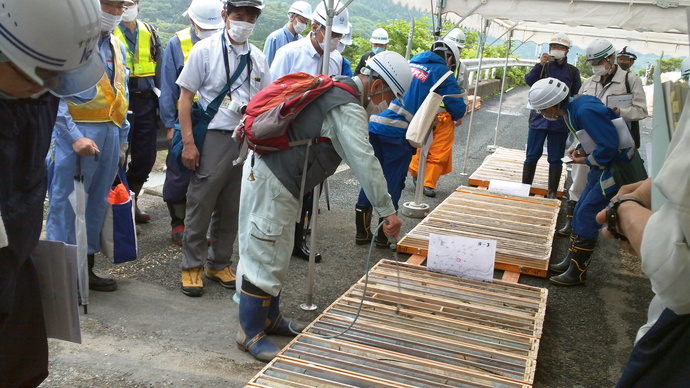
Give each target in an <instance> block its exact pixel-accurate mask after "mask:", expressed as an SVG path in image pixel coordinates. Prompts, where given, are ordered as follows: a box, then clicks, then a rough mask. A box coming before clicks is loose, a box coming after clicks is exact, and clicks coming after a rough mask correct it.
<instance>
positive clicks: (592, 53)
mask: <svg viewBox="0 0 690 388" xmlns="http://www.w3.org/2000/svg"><path fill="white" fill-rule="evenodd" d="M585 53H586V55H587V62H591V61H596V60H599V59H602V58H607V57H608V56H610V55H611V54H615V53H616V49H614V48H613V45H612V44H611V42H609V41H608V40H607V39H602V38H597V39H594V40H593V41H592V42H591V43H590V44H589V45H588V46H587V50H585Z"/></svg>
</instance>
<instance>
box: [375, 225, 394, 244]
mask: <svg viewBox="0 0 690 388" xmlns="http://www.w3.org/2000/svg"><path fill="white" fill-rule="evenodd" d="M381 222H383V218H379V222H378V223H377V224H376V226H378V225H379V224H380V223H381ZM374 242H375V243H376V248H386V249H388V248H390V246H391V243H390V242H389V241H388V235H387V234H386V232H384V231H383V225H381V227H380V228H379V231H378V233H376V240H375V241H374Z"/></svg>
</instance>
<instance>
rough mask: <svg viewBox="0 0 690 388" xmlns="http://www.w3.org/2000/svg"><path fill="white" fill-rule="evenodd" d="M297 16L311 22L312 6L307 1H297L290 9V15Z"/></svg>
mask: <svg viewBox="0 0 690 388" xmlns="http://www.w3.org/2000/svg"><path fill="white" fill-rule="evenodd" d="M291 13H294V14H297V15H300V16H303V17H305V18H307V19H309V20H311V4H309V3H307V2H306V1H295V2H294V3H292V5H291V6H290V9H288V14H291Z"/></svg>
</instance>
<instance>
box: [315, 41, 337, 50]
mask: <svg viewBox="0 0 690 388" xmlns="http://www.w3.org/2000/svg"><path fill="white" fill-rule="evenodd" d="M338 44H340V38H331V51H334V50H336V49H337V48H338ZM319 47H321V50H322V51H326V39H324V40H323V42H319Z"/></svg>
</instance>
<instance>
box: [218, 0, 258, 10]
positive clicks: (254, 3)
mask: <svg viewBox="0 0 690 388" xmlns="http://www.w3.org/2000/svg"><path fill="white" fill-rule="evenodd" d="M223 2H224V3H225V8H226V9H227V7H228V6H229V5H232V6H233V7H238V8H239V7H254V8H257V9H263V8H264V2H263V0H223Z"/></svg>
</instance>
